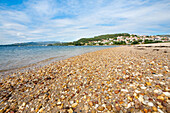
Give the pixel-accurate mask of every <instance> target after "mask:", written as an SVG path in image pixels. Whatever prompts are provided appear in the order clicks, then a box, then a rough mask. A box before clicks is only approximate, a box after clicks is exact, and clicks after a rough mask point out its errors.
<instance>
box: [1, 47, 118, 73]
mask: <svg viewBox="0 0 170 113" xmlns="http://www.w3.org/2000/svg"><path fill="white" fill-rule="evenodd" d="M110 47H115V46H27V47H26V46H25V47H24V46H23V47H17V46H0V72H2V71H4V70H12V69H17V68H21V67H24V66H28V65H31V64H35V63H37V62H41V61H48V62H49V61H57V60H62V59H66V58H69V57H72V56H76V55H80V54H83V53H87V52H93V51H96V50H101V49H104V48H110ZM46 59H50V60H46Z"/></svg>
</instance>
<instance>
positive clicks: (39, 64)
mask: <svg viewBox="0 0 170 113" xmlns="http://www.w3.org/2000/svg"><path fill="white" fill-rule="evenodd" d="M113 47H119V46H113ZM103 49H107V48H103ZM96 51H99V50H96ZM93 52H94V51H93ZM86 53H90V52H85V53H82V54H86ZM82 54H79V55H82ZM79 55H74V56H66V57H64V56H57V57H50V58H47V59H44V60H42V61H38V62H36V63H32V64H28V65H26V66H21V67H16V68H11V69H6V70H0V76H1V77H6V76H8V75H12V74H13V73H14V74H15V73H18V72H24V71H29V70H34V68H42V67H44V66H47V65H50V64H51V63H56V62H59V61H61V60H65V59H68V58H72V57H75V56H79ZM60 57H61V58H60Z"/></svg>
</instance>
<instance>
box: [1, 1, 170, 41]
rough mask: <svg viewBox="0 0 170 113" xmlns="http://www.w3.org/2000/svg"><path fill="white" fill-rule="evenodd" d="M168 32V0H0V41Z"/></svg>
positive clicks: (73, 38) (169, 5)
mask: <svg viewBox="0 0 170 113" xmlns="http://www.w3.org/2000/svg"><path fill="white" fill-rule="evenodd" d="M123 32H125V33H134V34H138V35H156V34H170V0H0V44H9V43H18V42H29V41H49V40H50V41H75V40H77V39H80V38H83V37H93V36H96V35H101V34H111V33H123Z"/></svg>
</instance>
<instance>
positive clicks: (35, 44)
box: [7, 41, 59, 46]
mask: <svg viewBox="0 0 170 113" xmlns="http://www.w3.org/2000/svg"><path fill="white" fill-rule="evenodd" d="M55 43H59V42H57V41H44V42H25V43H15V44H9V45H7V46H46V45H48V44H55Z"/></svg>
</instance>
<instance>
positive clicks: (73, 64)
mask: <svg viewBox="0 0 170 113" xmlns="http://www.w3.org/2000/svg"><path fill="white" fill-rule="evenodd" d="M169 55H170V54H169V52H164V50H159V51H155V50H152V49H142V50H139V49H135V48H133V47H117V48H109V49H103V50H100V51H96V52H91V53H86V54H83V55H79V56H76V57H72V58H69V59H66V60H62V61H59V62H55V63H52V64H50V65H47V66H44V67H42V68H36V69H34V70H29V71H26V72H23V73H17V74H13V75H11V76H10V77H7V78H5V79H3V80H2V82H0V108H1V110H0V112H29V113H30V112H32V113H34V112H39V113H41V112H44V113H45V112H51V113H54V112H59V111H60V112H61V113H65V112H69V113H73V112H74V113H76V112H77V113H80V112H82V113H87V112H90V113H96V112H111V113H112V112H125V113H126V112H140V111H141V112H145V113H147V112H161V113H163V112H164V113H166V112H167V113H168V112H170V99H169V98H170V93H169V91H170V87H169V86H170V84H169V83H170V70H169V66H170V57H169Z"/></svg>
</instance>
